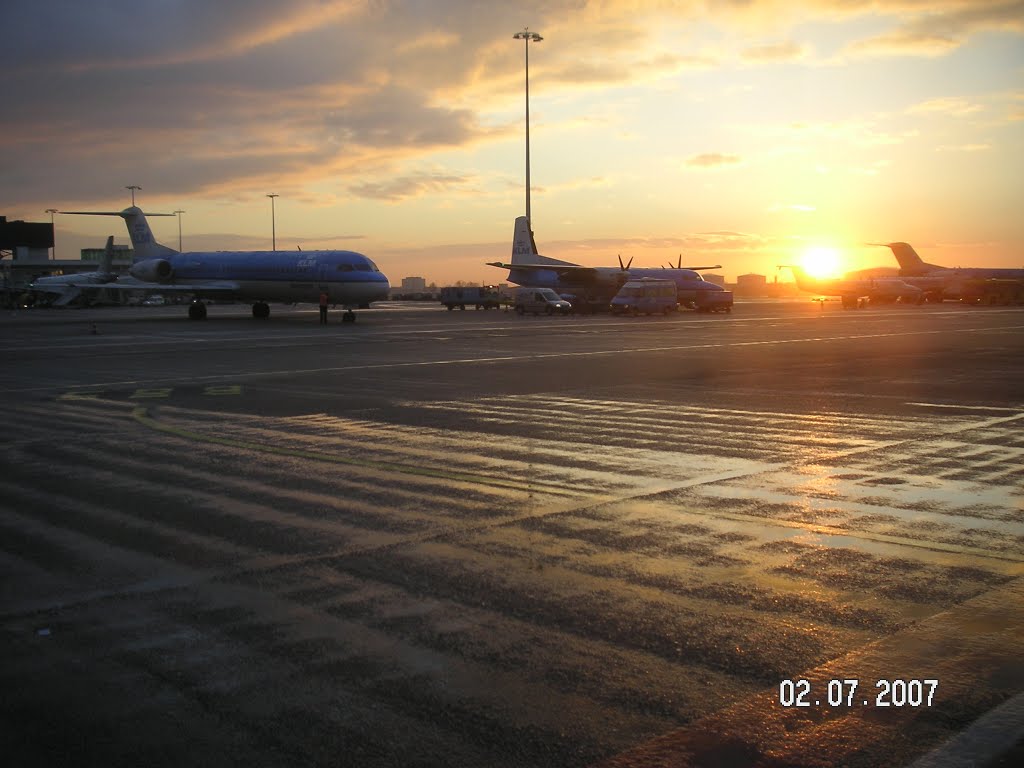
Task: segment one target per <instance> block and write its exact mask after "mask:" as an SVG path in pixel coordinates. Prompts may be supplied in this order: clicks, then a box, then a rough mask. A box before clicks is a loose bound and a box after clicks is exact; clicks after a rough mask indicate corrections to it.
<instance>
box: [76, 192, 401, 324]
mask: <svg viewBox="0 0 1024 768" xmlns="http://www.w3.org/2000/svg"><path fill="white" fill-rule="evenodd" d="M61 213H67V214H74V215H80V216H120V217H121V218H123V219H124V221H125V225H126V226H127V227H128V235H129V237H130V238H131V241H132V246H133V247H134V248H135V260H134V263H133V264H132V266H131V268H130V269H129V274H130V277H121V278H119V279H118V280H117V282H116V283H112V284H108V286H107V287H108V288H114V289H116V290H130V291H140V290H141V291H146V290H148V291H152V292H157V291H159V292H160V293H161V294H164V295H167V294H169V293H177V294H187V295H190V296H192V297H193V301H192V304H191V305H190V306H189V310H188V316H189V318H191V319H193V320H201V319H203V318H205V317H206V305H205V304H204V303H203V302H202V301H200V299H206V298H208V299H228V300H232V299H236V300H240V301H251V302H252V303H253V304H252V315H253V317H268V316H269V315H270V307H269V306H268V305H267V302H269V301H276V302H284V303H294V302H317V301H319V297H320V294H321V293H326V294H327V296H328V301H329V303H331V304H341V305H342V306H343V307H344V308H345V310H346V312H345V314H344V316H343V317H342V319H343V320H345V321H347V322H351V321H354V320H355V314H354V313H353V311H352V310H353V309H355V308H357V307H358V308H366V307H368V306H369V304H370V302H371V301H379V300H381V299H386V298H387V297H388V291H389V290H390V285H389V284H388V279H387V277H385V276H384V274H383V273H382V272H381V271H380V270H379V269H378V268H377V265H376V264H374V263H373V262H372V261H370V259H368V258H367V257H366V256H364V255H363V254H361V253H356V252H355V251H212V252H202V251H197V252H189V253H179V252H178V251H175V250H174V249H173V248H168V247H167V246H165V245H161V244H159V243H158V242H156V240H155V239H154V237H153V232H152V230H151V229H150V228H149V222H148V221H146V215H145V214H144V213H143V212H142V210H141V209H139V208H137V207H135V206H134V205H133V206H131V207H130V208H125V209H124V210H123V211H119V212H106V211H99V212H97V211H61ZM150 215H153V216H162V215H172V214H150Z"/></svg>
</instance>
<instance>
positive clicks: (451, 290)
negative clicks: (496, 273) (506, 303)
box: [441, 285, 501, 312]
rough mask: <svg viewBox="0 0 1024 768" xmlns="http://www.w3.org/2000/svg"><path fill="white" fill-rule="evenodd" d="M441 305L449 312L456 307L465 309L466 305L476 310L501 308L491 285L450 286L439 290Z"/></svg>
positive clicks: (494, 289) (494, 288)
mask: <svg viewBox="0 0 1024 768" xmlns="http://www.w3.org/2000/svg"><path fill="white" fill-rule="evenodd" d="M441 303H442V304H444V305H445V306H446V307H448V311H449V312H450V311H451V310H453V309H455V308H456V307H458V308H459V309H465V308H466V305H467V304H469V305H470V306H472V307H475V308H476V309H497V308H498V307H500V306H501V296H500V295H499V294H498V289H497V287H495V286H493V285H484V286H476V285H466V286H450V287H447V288H442V289H441Z"/></svg>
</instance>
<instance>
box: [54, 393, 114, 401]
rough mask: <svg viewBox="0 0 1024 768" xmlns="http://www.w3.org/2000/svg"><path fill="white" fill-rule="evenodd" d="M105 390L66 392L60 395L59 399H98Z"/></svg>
mask: <svg viewBox="0 0 1024 768" xmlns="http://www.w3.org/2000/svg"><path fill="white" fill-rule="evenodd" d="M102 394H103V392H65V393H64V394H62V395H58V396H57V399H58V400H97V399H99V397H100V395H102Z"/></svg>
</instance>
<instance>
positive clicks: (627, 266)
mask: <svg viewBox="0 0 1024 768" xmlns="http://www.w3.org/2000/svg"><path fill="white" fill-rule="evenodd" d="M621 263H622V259H621V258H619V264H621ZM632 264H633V257H632V256H630V257H629V261H627V262H626V269H629V268H630V266H631V265H632Z"/></svg>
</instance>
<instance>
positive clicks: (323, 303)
mask: <svg viewBox="0 0 1024 768" xmlns="http://www.w3.org/2000/svg"><path fill="white" fill-rule="evenodd" d="M320 325H327V291H320Z"/></svg>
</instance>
